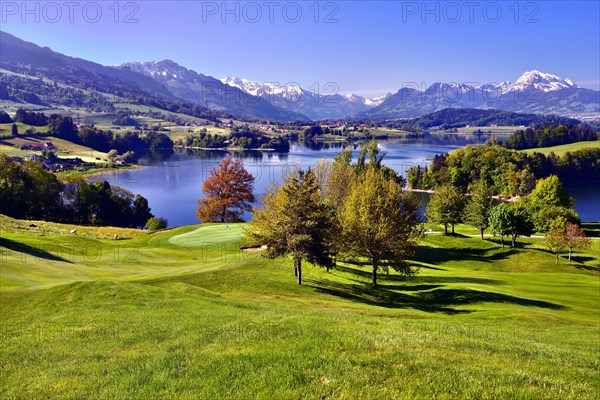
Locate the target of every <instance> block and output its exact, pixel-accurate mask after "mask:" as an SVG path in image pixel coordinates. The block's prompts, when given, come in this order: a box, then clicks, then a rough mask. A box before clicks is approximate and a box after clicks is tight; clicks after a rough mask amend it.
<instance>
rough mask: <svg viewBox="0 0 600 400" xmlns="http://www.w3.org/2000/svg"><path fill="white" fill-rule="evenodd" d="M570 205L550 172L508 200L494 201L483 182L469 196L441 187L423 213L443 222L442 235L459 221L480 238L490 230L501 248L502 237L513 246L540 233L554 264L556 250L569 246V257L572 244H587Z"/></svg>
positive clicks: (569, 200)
mask: <svg viewBox="0 0 600 400" xmlns="http://www.w3.org/2000/svg"><path fill="white" fill-rule="evenodd" d="M572 205H573V199H572V198H571V197H570V196H568V195H567V194H566V193H565V192H564V190H563V187H562V184H561V182H560V180H559V179H558V177H556V176H554V175H552V176H550V177H548V178H545V179H541V180H539V181H538V182H537V184H536V186H535V188H534V189H533V191H532V192H531V194H530V195H528V196H526V197H522V198H520V199H519V200H517V201H514V202H510V203H506V202H498V203H495V202H494V200H493V198H492V190H491V188H490V186H489V185H488V184H487V183H486V182H485V181H478V182H477V183H476V184H474V185H473V192H472V194H471V196H465V195H463V194H462V193H461V192H460V191H459V190H458V189H457V188H455V187H453V186H443V187H441V188H440V189H439V190H437V191H436V192H435V193H434V194H433V195H432V197H431V200H430V202H429V204H428V205H427V211H426V215H427V219H428V220H429V221H430V222H434V223H439V224H443V225H444V227H445V229H444V230H445V232H444V233H445V234H447V233H448V225H450V226H451V227H452V233H454V226H455V225H456V224H459V223H466V224H468V225H471V226H473V227H475V228H477V229H479V230H480V233H481V239H483V234H484V231H485V230H486V229H490V231H491V232H492V233H493V234H494V235H499V236H500V238H501V241H502V248H504V237H510V238H511V242H512V246H513V247H514V246H515V245H516V240H517V238H518V237H520V236H526V237H529V236H531V235H532V234H533V233H534V232H540V233H543V234H545V235H546V243H547V245H548V248H549V249H550V250H551V251H553V252H555V253H556V257H557V258H556V260H557V263H558V253H559V252H560V251H562V250H563V249H564V248H565V247H568V248H569V260H570V259H571V252H572V250H573V248H574V247H587V246H589V239H587V238H586V236H585V233H584V231H583V229H582V228H581V227H580V226H579V224H580V221H579V217H578V215H577V213H575V211H574V210H573V209H572V208H571V207H572Z"/></svg>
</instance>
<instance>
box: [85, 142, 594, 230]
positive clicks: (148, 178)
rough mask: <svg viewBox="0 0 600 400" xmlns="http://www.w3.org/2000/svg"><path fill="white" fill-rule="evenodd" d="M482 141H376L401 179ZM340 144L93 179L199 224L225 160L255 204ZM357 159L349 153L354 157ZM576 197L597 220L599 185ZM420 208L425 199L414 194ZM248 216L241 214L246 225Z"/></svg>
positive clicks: (177, 221)
mask: <svg viewBox="0 0 600 400" xmlns="http://www.w3.org/2000/svg"><path fill="white" fill-rule="evenodd" d="M485 140H487V137H486V136H479V137H478V136H474V135H435V136H434V135H432V136H428V137H426V138H418V139H406V140H395V141H386V142H380V143H379V147H380V150H381V152H382V153H383V154H385V158H384V162H383V163H384V164H385V165H387V166H389V167H390V168H393V169H394V170H396V171H398V172H399V173H401V174H402V175H403V176H406V171H407V170H408V168H410V167H411V166H414V165H421V166H425V165H427V164H429V162H430V160H431V158H433V156H434V155H436V154H441V153H447V152H449V151H451V150H454V149H457V148H460V147H463V146H465V145H467V144H483V143H484V142H485ZM345 145H346V144H345V143H317V144H315V145H313V146H312V147H307V146H305V145H302V144H293V145H292V146H291V149H290V152H289V153H278V152H268V151H265V152H261V151H244V152H231V153H228V152H226V151H189V150H176V151H175V152H174V153H172V154H171V155H168V156H166V157H164V158H162V159H140V161H139V163H140V165H143V166H145V168H141V169H138V170H130V171H120V172H114V173H109V174H105V175H101V176H98V177H96V178H94V180H107V181H108V182H109V183H110V184H111V185H118V186H121V187H124V188H126V189H128V190H130V191H131V192H133V193H139V194H141V195H142V196H144V197H145V198H147V199H148V202H149V203H150V207H151V208H152V212H153V213H154V215H156V216H158V217H164V218H166V219H167V220H168V222H169V226H179V225H187V224H195V223H198V220H197V218H196V207H197V202H198V199H199V198H201V197H202V184H203V183H204V180H205V179H206V178H207V177H208V175H209V173H210V170H211V169H212V168H214V167H215V166H216V165H217V164H218V163H219V162H220V161H221V160H222V159H223V158H224V157H226V156H228V155H229V154H231V156H232V157H234V158H236V159H239V160H240V161H242V162H243V163H244V165H245V167H246V168H247V169H248V171H249V172H250V173H251V174H252V175H253V176H254V177H255V184H254V192H255V195H256V197H257V199H259V198H260V196H261V195H264V194H265V193H266V192H267V190H268V188H269V187H270V186H271V184H272V182H277V183H279V182H281V181H282V177H283V176H285V173H286V171H289V170H292V169H294V168H296V167H301V168H304V169H306V168H307V167H309V166H311V165H313V164H314V163H315V162H317V161H318V160H319V159H321V158H323V157H326V158H329V159H333V158H334V157H335V156H336V155H337V154H338V153H339V152H340V151H342V149H343V148H344V146H345ZM357 154H358V152H357V151H355V152H354V158H356V155H357ZM567 190H568V191H569V193H570V194H571V195H573V196H574V197H575V200H576V205H575V210H576V211H577V213H579V215H580V217H581V219H582V220H583V221H587V222H591V221H600V202H599V201H598V193H600V185H589V186H582V187H573V188H568V189H567ZM418 196H419V198H420V199H421V201H422V203H423V205H422V209H423V210H424V207H425V205H426V202H427V200H428V195H427V194H424V193H419V194H418ZM250 217H251V216H250V215H248V214H247V215H245V216H244V218H245V219H246V220H248V219H249V218H250Z"/></svg>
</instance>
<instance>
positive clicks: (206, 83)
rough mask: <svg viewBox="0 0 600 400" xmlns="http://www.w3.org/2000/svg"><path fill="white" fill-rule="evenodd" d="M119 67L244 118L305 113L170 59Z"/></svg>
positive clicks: (290, 116)
mask: <svg viewBox="0 0 600 400" xmlns="http://www.w3.org/2000/svg"><path fill="white" fill-rule="evenodd" d="M119 68H120V69H125V70H131V71H135V72H138V73H141V74H144V75H146V76H149V77H152V78H153V79H155V80H156V81H158V82H159V83H161V84H162V85H164V86H165V87H166V88H167V89H169V91H170V92H171V93H172V94H173V95H174V96H176V97H178V98H180V99H184V100H187V101H192V102H194V103H196V104H199V105H202V106H204V107H208V108H211V109H213V110H218V111H225V112H229V113H231V114H235V115H240V116H243V117H247V118H264V119H281V120H295V119H307V117H306V116H305V115H302V114H298V113H295V112H293V110H292V111H287V110H282V109H281V108H278V107H277V106H275V105H273V104H271V103H270V102H269V101H267V100H265V99H263V98H261V97H260V96H258V97H255V95H253V94H251V93H248V92H246V91H243V90H240V89H238V88H235V87H231V86H228V85H225V84H223V83H222V82H221V81H219V80H218V79H215V78H213V77H212V76H208V75H204V74H199V73H197V72H195V71H192V70H190V69H187V68H185V67H182V66H181V65H179V64H177V63H176V62H174V61H171V60H163V61H149V62H129V63H125V64H122V65H121V66H120V67H119Z"/></svg>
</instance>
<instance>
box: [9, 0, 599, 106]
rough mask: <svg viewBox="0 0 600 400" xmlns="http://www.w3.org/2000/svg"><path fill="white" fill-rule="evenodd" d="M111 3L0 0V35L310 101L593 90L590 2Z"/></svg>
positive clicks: (595, 10)
mask: <svg viewBox="0 0 600 400" xmlns="http://www.w3.org/2000/svg"><path fill="white" fill-rule="evenodd" d="M115 3H116V2H115V1H112V0H110V1H97V2H91V1H76V2H74V4H75V5H73V6H69V5H68V4H69V3H68V2H63V1H56V2H30V3H28V4H27V6H26V7H23V6H22V2H21V1H2V2H1V5H0V6H1V11H2V15H1V19H0V23H1V24H0V29H2V30H4V31H6V32H9V33H11V34H14V35H16V36H18V37H20V38H22V39H24V40H27V41H32V42H34V43H36V44H39V45H42V46H48V47H50V48H52V49H53V50H56V51H59V52H61V53H64V54H67V55H71V56H77V57H81V58H85V59H89V60H92V61H96V62H99V63H101V64H105V65H117V64H121V63H122V62H125V61H153V60H162V59H167V58H168V59H172V60H174V61H176V62H178V63H179V64H181V65H183V66H185V67H188V68H190V69H193V70H196V71H198V72H201V73H204V74H207V75H212V76H215V77H217V78H221V77H224V76H236V77H245V78H249V79H253V80H257V81H260V82H278V83H280V84H288V83H291V82H296V83H299V84H301V85H302V86H303V87H305V88H310V89H312V90H316V88H317V87H318V88H319V90H320V91H321V92H324V91H325V85H326V84H327V83H328V82H334V83H335V84H336V85H337V87H338V88H339V89H338V90H339V92H340V93H347V92H355V93H359V94H366V95H379V94H384V93H386V92H388V91H390V92H395V91H397V90H398V89H399V88H400V87H402V86H404V85H406V84H407V83H409V82H415V83H418V84H419V85H425V86H429V85H431V84H432V83H434V82H436V81H444V82H464V83H475V82H476V83H494V82H496V83H497V82H500V81H503V80H512V81H514V80H516V79H517V77H518V76H519V75H520V74H521V73H523V72H525V71H527V70H531V69H537V70H540V71H543V72H549V73H553V74H556V75H559V76H561V77H565V78H571V79H572V80H574V81H575V82H577V83H578V84H579V85H580V86H583V87H588V88H592V89H596V90H599V89H600V82H599V79H600V78H599V75H600V50H599V49H600V26H599V24H600V23H599V21H600V6H599V3H600V2H598V1H584V2H558V1H534V2H531V1H529V2H515V1H508V2H494V1H471V2H469V1H457V2H421V1H416V2H412V1H381V2H373V1H371V2H363V1H337V2H336V1H331V2H318V3H317V2H314V1H307V2H304V1H297V2H293V1H271V2H268V0H264V1H263V0H261V1H256V2H228V3H223V2H222V1H204V2H200V1H170V2H163V1H130V2H119V3H117V4H118V7H115ZM36 4H37V5H36ZM117 10H118V12H117Z"/></svg>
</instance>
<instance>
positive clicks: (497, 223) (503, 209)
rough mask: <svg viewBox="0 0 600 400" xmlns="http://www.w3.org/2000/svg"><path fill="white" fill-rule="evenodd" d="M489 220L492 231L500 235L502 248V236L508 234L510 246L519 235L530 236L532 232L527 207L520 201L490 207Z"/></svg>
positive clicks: (515, 241) (514, 244)
mask: <svg viewBox="0 0 600 400" xmlns="http://www.w3.org/2000/svg"><path fill="white" fill-rule="evenodd" d="M489 222H490V228H491V229H492V233H493V234H494V235H500V237H501V240H502V248H504V236H510V237H511V241H512V247H515V246H516V244H517V238H518V237H519V236H531V234H532V233H533V223H532V222H531V219H530V218H529V213H528V211H527V208H526V207H525V205H524V204H522V203H520V202H516V203H513V204H510V205H509V204H507V203H500V204H498V205H497V206H496V207H494V208H493V209H492V212H491V214H490V221H489Z"/></svg>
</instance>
